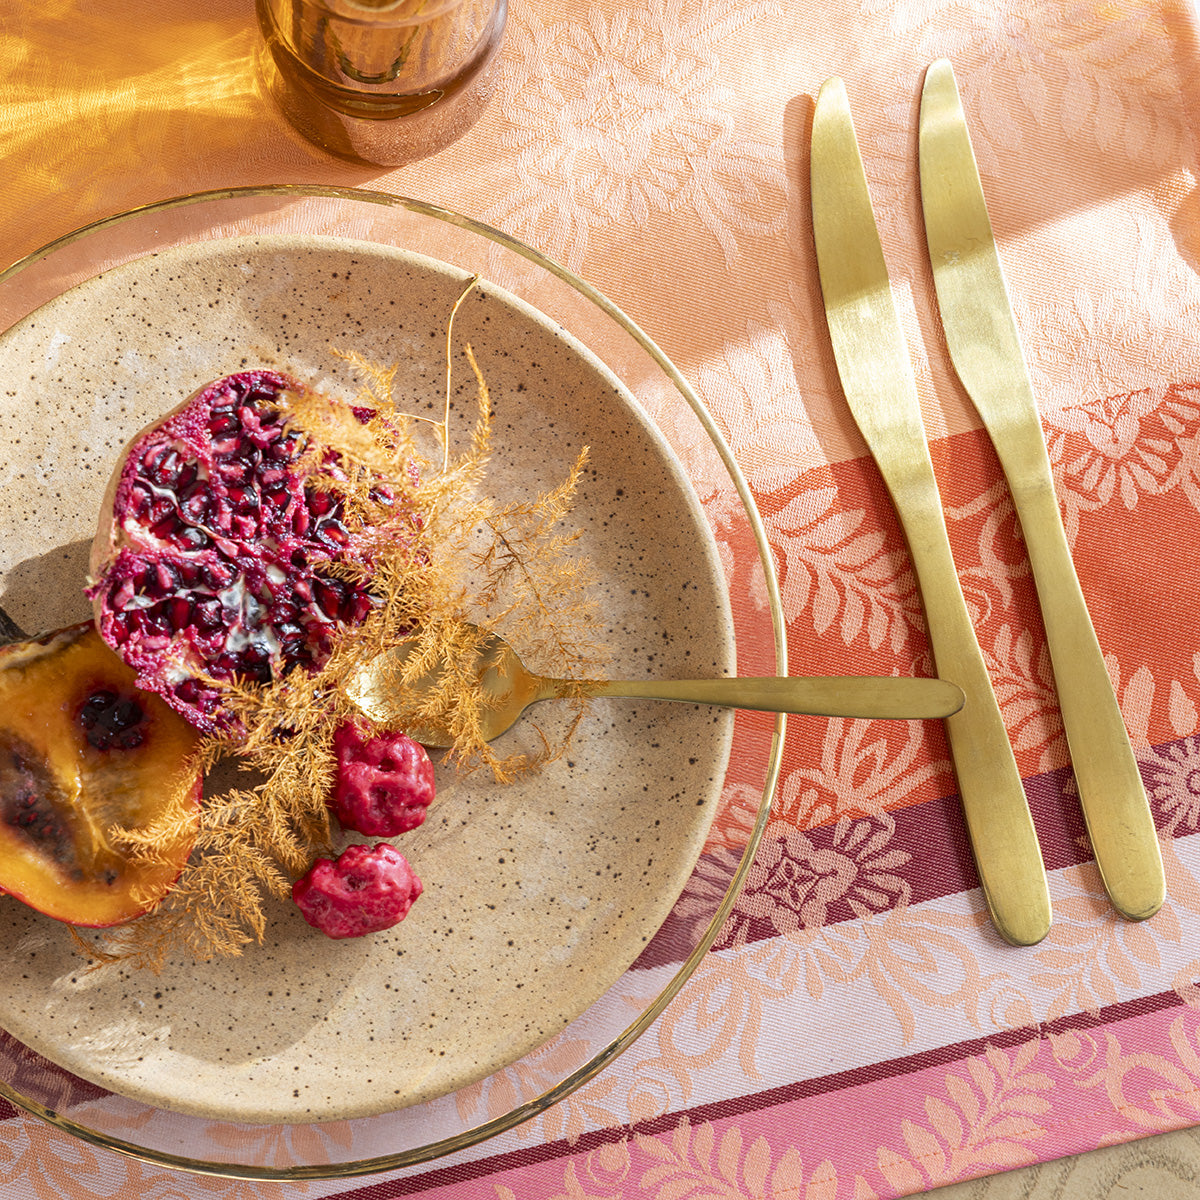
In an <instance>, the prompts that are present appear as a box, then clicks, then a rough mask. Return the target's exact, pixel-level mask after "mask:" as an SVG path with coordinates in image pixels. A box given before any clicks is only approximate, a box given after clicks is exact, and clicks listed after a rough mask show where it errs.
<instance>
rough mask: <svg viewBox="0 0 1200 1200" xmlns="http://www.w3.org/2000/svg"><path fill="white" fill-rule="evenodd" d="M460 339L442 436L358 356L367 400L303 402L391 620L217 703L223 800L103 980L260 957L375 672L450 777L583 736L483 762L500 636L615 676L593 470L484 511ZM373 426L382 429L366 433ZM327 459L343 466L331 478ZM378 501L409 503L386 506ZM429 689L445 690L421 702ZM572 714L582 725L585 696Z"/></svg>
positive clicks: (153, 838) (565, 674)
mask: <svg viewBox="0 0 1200 1200" xmlns="http://www.w3.org/2000/svg"><path fill="white" fill-rule="evenodd" d="M468 290H469V289H468ZM463 295H464V296H465V295H466V293H465V292H464V293H463ZM459 302H460V303H461V298H460V301H459ZM456 307H457V306H456ZM452 328H453V314H452V315H451V320H450V321H449V322H448V323H447V339H446V355H447V359H446V361H447V379H446V407H445V413H444V415H443V419H442V420H440V421H437V420H430V419H429V418H425V417H417V416H412V415H410V414H406V413H404V412H403V411H402V402H399V401H397V400H396V399H395V398H394V397H393V385H394V380H395V374H396V371H395V368H391V369H387V368H383V367H380V366H378V365H377V364H373V363H370V362H367V361H365V360H363V359H361V358H359V357H358V356H356V355H353V354H349V355H344V356H343V357H344V358H345V359H346V360H347V361H348V362H349V363H350V364H351V365H352V366H353V367H354V368H355V370H356V372H357V374H358V375H359V377H360V379H361V380H362V390H361V393H360V395H359V396H358V397H357V398H356V400H355V402H354V404H353V405H347V404H345V403H344V402H339V401H335V400H332V399H330V398H328V397H326V396H323V395H320V394H318V393H316V392H304V393H302V394H299V395H294V396H290V397H289V403H288V407H287V409H286V419H287V421H288V422H290V423H293V424H294V425H295V426H296V427H297V428H298V429H300V430H301V431H302V432H303V433H304V435H305V436H306V437H307V439H308V442H307V449H306V453H307V454H308V455H309V456H310V461H311V463H312V464H313V465H314V466H318V465H319V464H321V463H323V462H324V463H326V466H324V467H320V470H321V474H320V476H319V482H318V484H317V486H320V487H325V488H329V489H331V490H334V491H336V492H338V493H339V495H340V496H341V497H342V498H343V501H344V507H345V514H346V516H345V521H346V524H347V526H348V527H349V528H350V529H351V530H352V531H353V532H354V534H355V536H356V537H357V538H358V539H360V544H362V545H365V546H366V547H367V548H368V550H369V554H368V555H367V561H368V562H369V563H370V568H369V572H367V573H368V574H369V578H370V587H371V590H372V592H373V593H374V594H375V595H376V596H377V597H378V599H379V603H378V606H377V607H376V609H375V610H374V611H373V612H372V613H371V614H370V615H369V616H368V618H367V620H366V621H365V622H364V623H363V624H362V625H360V626H358V627H355V628H350V629H347V630H345V631H344V632H342V633H341V634H340V635H339V637H338V640H337V641H336V643H335V645H334V647H333V650H332V653H331V654H330V656H329V658H328V660H327V661H326V663H325V664H324V665H323V667H322V668H321V669H320V670H319V671H317V672H316V673H312V674H309V673H307V672H305V671H302V670H295V671H292V672H291V673H290V674H289V675H287V676H286V677H284V678H283V679H281V680H278V681H276V682H274V683H271V684H267V685H253V684H244V685H239V686H229V685H227V684H226V685H218V686H222V687H223V688H224V691H225V696H226V705H227V707H228V708H229V709H230V711H231V712H232V713H233V714H234V715H235V716H236V718H237V723H238V725H239V726H240V730H239V734H238V736H236V737H233V736H225V737H220V738H212V739H209V740H208V741H207V742H206V743H205V745H204V746H203V755H204V760H205V765H206V767H207V768H208V770H209V772H212V771H213V769H214V768H220V769H221V770H224V772H225V774H226V775H230V774H232V776H233V779H232V782H231V784H230V786H224V787H215V788H210V789H209V790H210V791H213V792H215V794H212V795H210V796H208V797H207V798H206V801H205V804H204V806H203V809H202V812H201V818H200V827H199V834H198V837H197V841H196V847H195V850H194V852H193V854H192V856H191V859H190V860H189V863H188V866H187V867H186V869H185V870H184V872H183V874H182V875H181V877H180V879H179V881H178V883H177V884H176V886H175V888H174V889H173V890H172V892H171V893H170V895H169V896H168V897H167V898H166V899H165V900H164V901H163V902H162V903H161V904H160V905H159V906H158V907H157V908H156V909H155V910H154V911H152V912H150V913H149V914H147V915H146V916H144V917H141V918H140V919H138V920H137V921H134V922H131V923H129V924H128V925H126V926H123V927H121V928H119V929H116V930H109V931H105V932H103V933H102V934H99V935H94V940H93V938H92V937H89V938H88V939H87V940H86V941H85V940H84V939H83V936H82V935H77V936H79V937H80V940H81V942H82V944H83V945H85V946H86V947H87V948H88V952H89V953H90V954H91V955H92V956H93V957H94V958H96V959H97V960H99V961H101V962H106V961H123V962H126V963H130V964H132V965H137V966H148V967H150V968H155V969H156V968H159V967H160V966H161V965H162V963H163V962H164V961H165V959H166V958H167V957H168V956H171V955H174V954H177V953H179V952H181V951H186V952H188V953H190V954H191V955H192V956H193V957H195V958H197V959H201V960H204V959H208V958H212V957H214V956H217V955H225V954H237V953H240V952H241V951H242V950H243V949H244V948H245V947H246V946H247V945H249V944H251V943H252V942H255V941H257V940H261V937H262V935H263V932H264V927H265V921H266V916H265V912H266V909H265V903H266V899H267V897H269V896H277V897H284V896H287V895H289V894H290V889H291V884H292V881H293V879H295V878H296V877H298V876H299V875H301V874H302V873H303V872H304V871H305V870H306V869H307V868H308V866H309V865H310V864H311V863H312V861H313V859H314V858H316V857H317V856H318V855H320V854H322V853H327V852H329V850H330V849H331V846H332V843H333V840H334V837H335V831H334V829H332V828H331V822H330V817H329V812H328V809H327V807H326V797H327V796H328V795H329V794H330V791H331V787H332V783H333V778H334V774H335V767H334V757H333V752H332V740H333V734H334V731H335V730H336V729H337V727H338V726H339V725H340V724H341V723H342V722H343V721H344V720H347V719H349V718H351V717H359V718H361V716H362V713H361V710H360V708H359V706H358V704H356V702H355V696H359V695H361V692H360V691H359V688H360V686H361V680H362V678H363V673H364V670H367V669H373V670H375V671H376V673H377V677H378V672H379V670H380V667H379V664H381V663H386V664H392V663H393V660H394V659H402V660H403V661H402V662H399V663H398V664H397V665H394V666H392V665H389V666H387V668H386V669H385V671H384V674H383V676H382V678H383V682H384V684H385V686H386V687H387V689H388V692H389V699H390V702H391V708H390V709H389V713H390V715H389V716H388V717H387V718H386V720H385V721H383V722H379V724H380V726H381V727H382V726H383V725H386V727H389V728H405V727H413V726H414V725H422V726H429V725H432V724H436V725H439V726H440V727H443V728H448V729H450V730H451V732H452V733H453V736H454V745H453V747H452V748H451V749H450V750H449V751H447V753H446V756H445V759H444V760H443V761H444V762H445V763H449V764H452V765H453V766H454V767H455V768H456V769H457V770H459V771H474V770H478V769H481V768H483V769H486V770H489V771H490V772H491V773H492V775H493V776H494V777H495V778H496V779H497V780H498V781H501V782H503V781H506V780H510V779H512V778H513V777H515V776H516V775H518V774H520V773H522V772H526V771H529V770H534V769H536V768H537V767H538V766H539V765H541V764H542V763H544V762H545V761H547V760H549V759H551V758H553V757H555V756H556V755H558V754H561V753H562V751H563V750H564V749H565V748H566V744H567V742H568V741H569V738H570V732H571V730H573V728H574V725H570V727H569V729H568V732H567V733H566V734H565V735H563V736H562V737H560V738H559V739H558V740H557V741H556V742H551V741H550V740H548V739H546V738H545V737H544V736H543V737H542V738H541V744H540V746H539V748H538V749H537V750H536V751H535V752H527V751H522V752H517V753H513V754H509V755H501V754H498V753H497V752H496V751H495V750H494V749H493V747H492V746H491V745H489V744H488V743H487V742H485V741H484V740H483V738H482V736H481V734H480V729H479V718H480V714H481V712H482V711H483V705H484V699H483V696H482V692H481V689H480V685H479V680H478V676H477V673H476V671H475V670H474V661H475V656H476V652H477V650H478V648H479V644H480V642H481V640H482V638H483V637H484V636H485V635H486V633H487V632H488V631H492V630H494V631H495V632H498V633H501V634H502V635H508V636H509V637H510V639H511V640H513V641H514V642H515V643H516V644H517V647H518V649H519V650H520V651H521V652H522V653H529V654H532V655H536V656H537V657H538V660H539V663H540V664H541V665H542V666H543V668H544V669H545V670H548V671H552V672H553V673H554V674H555V675H557V676H560V677H562V678H564V679H569V680H580V681H582V680H584V679H588V678H594V677H595V676H596V674H597V673H598V671H599V669H600V668H601V666H602V660H603V653H602V650H601V649H600V647H599V645H598V643H597V641H596V630H597V628H598V622H597V619H596V612H595V606H594V603H593V602H592V601H591V599H590V598H589V595H588V584H589V583H590V574H589V569H588V566H587V563H586V562H585V561H584V560H583V559H581V558H580V557H579V556H578V555H577V554H576V553H575V542H576V539H577V535H576V534H573V533H571V532H569V531H564V529H563V522H564V520H565V519H566V517H567V516H568V514H569V511H570V507H571V502H572V500H573V498H574V496H575V493H576V490H577V488H578V485H579V482H580V478H581V475H582V472H583V466H584V463H585V461H586V453H587V452H586V450H584V451H582V452H581V453H580V455H579V458H578V460H577V461H576V463H575V465H574V466H573V468H572V469H571V470H570V471H569V473H568V476H567V478H566V479H564V480H563V481H562V483H561V484H560V485H559V486H558V487H555V488H553V489H551V490H550V491H549V492H547V493H545V494H543V495H537V496H534V497H532V498H530V499H528V500H521V501H518V502H514V503H511V504H507V505H504V504H498V503H497V502H496V501H495V500H494V499H493V498H491V497H489V496H488V494H487V488H486V476H487V468H488V464H489V456H490V453H491V408H490V401H489V396H488V390H487V385H486V382H485V380H484V378H483V375H482V374H481V372H480V370H479V368H478V366H477V364H476V362H475V358H474V355H473V354H472V352H471V348H470V346H469V345H468V346H466V347H465V348H464V351H465V354H466V357H467V360H468V362H469V363H470V366H471V368H472V370H473V371H474V373H475V378H476V382H477V391H478V415H477V418H476V420H475V423H474V426H473V428H472V429H471V430H470V431H469V434H468V435H467V437H466V438H465V441H466V446H465V448H464V449H463V450H462V451H461V452H460V453H457V454H456V453H455V448H454V445H453V442H454V437H453V430H452V429H451V428H450V412H451V406H450V396H451V390H450V377H449V363H450V361H451V358H450V349H451V331H452ZM356 409H357V410H358V415H356V412H355V410H356ZM363 409H370V410H372V411H373V412H374V414H375V415H374V416H372V417H371V418H370V420H369V421H367V422H366V423H363V421H362V420H361V411H362V410H363ZM330 450H332V451H334V452H335V453H336V455H337V459H336V465H335V466H334V467H333V468H332V469H330V468H329V466H328V460H329V455H328V453H327V452H328V451H330ZM381 482H382V483H386V485H387V487H388V489H389V490H390V492H391V493H392V495H393V496H394V500H392V501H390V502H388V501H384V500H381V496H380V486H379V485H380V484H381ZM336 569H337V571H338V572H340V573H344V574H347V575H350V574H353V573H354V572H355V570H356V568H355V567H354V566H353V565H352V564H339V565H338V567H337V568H336ZM514 630H519V631H520V633H519V635H517V634H515V633H514V632H513V631H514ZM401 646H403V647H406V648H408V649H410V650H411V652H410V653H408V654H407V656H406V657H405V656H404V655H394V654H389V652H391V651H395V650H396V649H397V648H398V647H401ZM431 672H432V673H434V674H435V675H436V678H437V683H436V686H434V687H433V688H428V687H427V686H421V684H420V680H421V679H422V677H424V676H427V675H428V674H429V673H431ZM574 702H575V704H576V706H577V714H578V713H581V712H582V707H583V704H584V700H583V697H582V694H579V695H576V696H575V698H574ZM576 719H577V718H576ZM218 773H219V771H218ZM210 778H212V776H211V774H210ZM183 819H186V818H183ZM178 832H179V830H178V829H177V828H176V829H172V828H170V827H168V826H167V825H165V824H164V825H163V826H161V827H158V828H153V829H149V830H144V831H142V832H140V833H136V834H135V833H132V832H125V833H124V834H122V835H120V836H121V838H122V841H123V844H124V846H125V848H126V850H127V852H128V853H129V854H130V856H131V857H133V858H135V859H146V860H150V859H153V858H154V856H155V854H156V853H157V851H158V848H159V847H162V846H164V845H167V844H169V840H170V837H171V836H172V834H173V833H174V834H178Z"/></svg>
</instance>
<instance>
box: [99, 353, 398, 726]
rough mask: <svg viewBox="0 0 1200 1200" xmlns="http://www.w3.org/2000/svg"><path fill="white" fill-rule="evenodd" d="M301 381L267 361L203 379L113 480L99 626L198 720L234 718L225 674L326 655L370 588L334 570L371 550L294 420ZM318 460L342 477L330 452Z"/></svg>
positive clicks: (144, 676) (257, 671) (143, 435)
mask: <svg viewBox="0 0 1200 1200" xmlns="http://www.w3.org/2000/svg"><path fill="white" fill-rule="evenodd" d="M304 390H305V389H304V387H303V385H301V384H300V383H298V382H297V381H296V380H294V379H292V378H291V377H289V376H287V375H284V374H282V373H280V372H275V371H263V370H259V371H246V372H242V373H240V374H237V375H230V376H226V377H225V378H223V379H219V380H217V381H215V382H213V383H211V384H208V385H206V386H205V387H203V388H201V389H200V390H199V391H197V392H195V393H193V395H191V396H190V397H188V398H187V399H186V400H185V401H183V403H181V404H179V405H177V406H176V407H175V408H174V409H172V410H171V411H170V412H169V413H167V414H166V415H165V416H164V417H162V418H160V419H159V420H157V421H155V422H153V423H151V424H150V425H148V426H146V427H145V428H144V429H143V430H141V431H140V432H139V433H138V434H137V435H136V436H135V437H134V438H132V439H131V440H130V442H129V443H128V444H127V446H126V447H125V449H124V451H123V452H122V454H121V456H120V459H119V461H118V464H117V467H116V469H115V470H114V472H113V475H112V477H111V478H110V480H109V483H108V486H107V488H106V491H105V497H104V501H103V503H102V506H101V513H100V519H99V523H98V526H97V530H96V535H95V538H94V540H93V544H92V550H91V559H90V573H91V583H90V586H89V588H88V595H89V597H90V598H91V600H92V603H93V611H94V614H95V620H96V627H97V628H98V629H99V631H100V634H101V636H102V637H103V638H104V640H105V641H106V642H107V643H108V645H110V646H111V647H112V648H113V649H114V650H115V651H116V652H117V653H118V654H119V655H120V656H121V657H122V658H123V659H124V661H125V662H126V663H128V664H129V665H130V666H131V667H133V668H134V670H135V671H136V673H137V681H138V686H139V687H142V688H144V689H147V690H149V691H154V692H157V693H158V694H159V695H160V696H162V697H163V699H164V700H165V701H166V702H167V703H168V704H169V705H170V706H171V707H172V708H174V709H175V710H176V712H178V713H180V714H181V715H182V716H184V717H185V718H186V719H187V720H188V721H190V722H191V723H192V724H193V725H195V726H196V727H197V728H198V729H200V730H202V731H203V732H205V733H210V734H220V733H226V732H229V731H230V728H231V721H230V719H229V717H228V714H227V713H225V711H224V710H223V707H222V687H223V685H224V684H226V683H228V682H230V681H238V682H241V681H246V680H249V681H251V682H260V683H267V682H270V681H271V680H274V679H279V678H281V677H282V676H283V675H285V674H286V673H287V672H288V671H289V670H291V668H292V667H294V666H297V665H300V666H304V667H306V668H307V669H309V670H316V669H318V668H319V666H320V665H321V664H322V663H323V661H324V659H325V658H326V656H327V655H328V652H329V650H330V648H331V646H332V644H333V640H334V638H335V636H336V634H337V632H338V630H339V629H341V628H344V627H345V626H347V625H354V624H358V623H360V622H361V621H362V620H364V619H365V617H366V616H367V615H368V613H369V612H370V611H371V609H372V608H373V606H374V604H375V599H374V597H373V596H372V595H371V593H370V590H369V588H368V586H367V584H366V583H365V582H364V581H361V580H359V581H355V582H350V581H347V580H346V579H344V578H339V577H337V574H336V572H333V571H329V570H327V568H328V567H329V566H330V564H333V563H357V564H363V563H364V561H365V558H366V556H365V555H364V554H363V553H361V552H360V549H359V545H358V539H357V538H356V537H355V536H354V535H352V534H351V533H350V532H349V530H347V528H346V527H345V525H343V524H342V523H341V521H340V519H339V518H340V515H341V509H340V503H341V502H340V500H338V499H337V498H335V497H333V496H332V495H331V493H330V492H329V491H328V490H323V489H320V488H316V487H312V486H310V484H311V483H312V482H313V467H312V465H311V463H310V462H309V461H308V459H307V458H306V457H304V456H303V454H302V451H303V447H304V444H305V441H304V438H303V436H302V435H301V434H299V433H298V432H297V431H295V430H292V429H290V428H288V427H286V426H285V422H284V420H283V417H284V416H285V414H286V410H287V408H288V400H289V396H295V395H297V394H301V393H303V392H304ZM365 415H366V416H367V418H368V419H369V416H370V414H369V413H368V414H365ZM359 419H362V417H361V416H360V417H359ZM320 470H321V471H322V472H325V473H327V474H328V475H329V476H330V477H336V474H337V472H338V466H337V461H336V458H335V457H334V456H329V455H327V456H326V459H325V461H323V463H322V464H321V467H320Z"/></svg>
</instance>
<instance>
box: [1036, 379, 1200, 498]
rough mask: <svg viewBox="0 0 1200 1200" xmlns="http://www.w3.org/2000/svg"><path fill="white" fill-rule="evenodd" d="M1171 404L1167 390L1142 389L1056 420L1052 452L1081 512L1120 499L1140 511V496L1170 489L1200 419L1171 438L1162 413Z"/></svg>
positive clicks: (1079, 407)
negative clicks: (1187, 435) (1188, 438)
mask: <svg viewBox="0 0 1200 1200" xmlns="http://www.w3.org/2000/svg"><path fill="white" fill-rule="evenodd" d="M1168 403H1172V407H1177V405H1176V404H1174V402H1171V401H1169V399H1168V393H1167V392H1166V390H1165V389H1162V388H1142V389H1141V390H1139V391H1136V392H1125V393H1123V394H1121V395H1116V396H1107V397H1105V398H1103V399H1101V400H1092V401H1089V402H1087V403H1085V404H1078V405H1072V406H1071V407H1068V408H1065V409H1063V410H1062V411H1061V412H1059V413H1057V414H1056V415H1055V416H1054V417H1052V421H1053V424H1054V426H1055V430H1056V431H1055V432H1054V433H1053V434H1052V435H1051V439H1050V443H1051V452H1052V455H1053V457H1054V459H1055V460H1056V461H1057V462H1058V463H1059V465H1060V469H1061V471H1062V479H1063V483H1064V486H1065V487H1066V488H1067V489H1068V490H1069V491H1071V492H1074V493H1075V494H1076V497H1077V499H1076V503H1077V504H1078V505H1079V506H1080V508H1081V509H1084V510H1088V509H1096V508H1100V507H1102V506H1104V505H1105V504H1108V503H1109V502H1110V501H1112V500H1113V499H1114V498H1118V497H1119V498H1120V500H1121V503H1122V504H1123V505H1124V506H1125V507H1126V508H1130V509H1131V508H1136V507H1137V503H1138V498H1139V497H1140V496H1143V495H1146V496H1153V495H1158V494H1160V493H1161V492H1164V491H1166V490H1167V489H1168V488H1169V487H1170V486H1171V485H1172V483H1173V481H1174V480H1175V478H1176V475H1177V473H1178V471H1179V468H1180V464H1181V462H1182V461H1183V459H1184V458H1185V450H1184V445H1183V444H1182V443H1183V440H1184V439H1183V438H1182V437H1181V434H1183V433H1184V431H1187V433H1190V434H1192V436H1194V429H1195V425H1194V418H1195V417H1196V415H1197V413H1196V412H1195V411H1194V412H1193V413H1192V414H1190V415H1191V416H1192V417H1193V424H1192V425H1191V427H1190V428H1189V426H1187V425H1184V426H1183V429H1182V430H1179V431H1178V432H1173V431H1172V429H1171V428H1170V426H1169V425H1168V422H1167V420H1166V419H1165V418H1166V416H1167V414H1164V413H1163V412H1162V410H1163V408H1164V407H1165V406H1166V405H1167V404H1168ZM1171 415H1174V414H1171ZM1173 423H1174V422H1173ZM1179 424H1182V423H1179Z"/></svg>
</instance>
